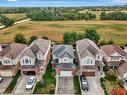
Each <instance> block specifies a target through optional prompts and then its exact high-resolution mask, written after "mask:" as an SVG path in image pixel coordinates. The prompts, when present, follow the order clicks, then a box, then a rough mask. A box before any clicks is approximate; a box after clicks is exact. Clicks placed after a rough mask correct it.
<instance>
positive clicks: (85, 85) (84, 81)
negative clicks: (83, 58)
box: [80, 76, 89, 90]
mask: <svg viewBox="0 0 127 95" xmlns="http://www.w3.org/2000/svg"><path fill="white" fill-rule="evenodd" d="M80 81H81V87H82V89H83V90H89V84H88V81H87V79H86V77H84V76H80Z"/></svg>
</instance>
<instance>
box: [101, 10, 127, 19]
mask: <svg viewBox="0 0 127 95" xmlns="http://www.w3.org/2000/svg"><path fill="white" fill-rule="evenodd" d="M100 19H101V20H127V13H125V12H120V11H116V12H110V13H105V12H102V13H101V15H100Z"/></svg>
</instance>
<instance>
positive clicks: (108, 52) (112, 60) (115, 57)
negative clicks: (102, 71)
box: [100, 44, 127, 67]
mask: <svg viewBox="0 0 127 95" xmlns="http://www.w3.org/2000/svg"><path fill="white" fill-rule="evenodd" d="M100 48H101V50H102V52H103V55H104V59H105V61H106V62H107V63H108V65H109V66H113V67H118V66H120V65H121V64H122V63H123V61H127V53H126V52H125V51H124V50H123V49H122V48H120V47H119V46H117V45H114V44H111V45H104V46H101V47H100Z"/></svg>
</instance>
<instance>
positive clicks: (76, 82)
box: [73, 76, 81, 94]
mask: <svg viewBox="0 0 127 95" xmlns="http://www.w3.org/2000/svg"><path fill="white" fill-rule="evenodd" d="M73 81H74V89H75V94H81V88H80V83H79V77H78V76H74V77H73Z"/></svg>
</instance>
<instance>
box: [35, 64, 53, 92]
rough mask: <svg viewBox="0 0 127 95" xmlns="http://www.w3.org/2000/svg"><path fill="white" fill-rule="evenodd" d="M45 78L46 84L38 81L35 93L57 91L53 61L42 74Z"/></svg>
mask: <svg viewBox="0 0 127 95" xmlns="http://www.w3.org/2000/svg"><path fill="white" fill-rule="evenodd" d="M42 78H43V79H44V85H42V84H40V82H38V83H37V84H36V86H35V89H34V92H33V93H34V94H47V93H48V94H54V93H55V85H56V79H55V70H53V69H52V67H51V63H50V62H49V64H48V66H47V70H46V72H45V74H44V75H43V76H42Z"/></svg>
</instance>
